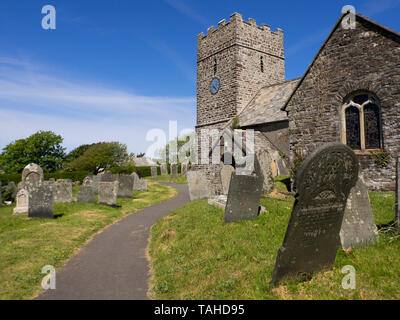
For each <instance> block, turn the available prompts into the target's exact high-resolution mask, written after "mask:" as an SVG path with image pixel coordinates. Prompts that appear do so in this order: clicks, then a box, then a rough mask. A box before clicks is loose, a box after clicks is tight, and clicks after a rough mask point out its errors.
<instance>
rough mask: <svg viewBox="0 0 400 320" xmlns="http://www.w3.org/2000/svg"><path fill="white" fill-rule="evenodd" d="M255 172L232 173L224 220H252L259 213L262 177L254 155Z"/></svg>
mask: <svg viewBox="0 0 400 320" xmlns="http://www.w3.org/2000/svg"><path fill="white" fill-rule="evenodd" d="M254 169H255V174H248V175H238V174H236V172H234V173H233V174H232V178H231V182H230V185H229V192H228V199H227V202H226V207H225V215H224V220H225V222H234V221H239V220H252V219H255V218H257V217H258V215H259V213H260V198H261V193H262V187H263V177H262V175H261V169H260V167H259V162H258V159H257V157H254Z"/></svg>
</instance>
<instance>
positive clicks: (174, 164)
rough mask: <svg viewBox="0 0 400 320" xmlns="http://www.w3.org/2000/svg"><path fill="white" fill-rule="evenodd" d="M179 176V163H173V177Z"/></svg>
mask: <svg viewBox="0 0 400 320" xmlns="http://www.w3.org/2000/svg"><path fill="white" fill-rule="evenodd" d="M177 177H178V165H177V164H176V163H172V164H171V178H177Z"/></svg>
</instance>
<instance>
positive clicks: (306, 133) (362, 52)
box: [286, 17, 400, 190]
mask: <svg viewBox="0 0 400 320" xmlns="http://www.w3.org/2000/svg"><path fill="white" fill-rule="evenodd" d="M399 38H400V37H399V36H396V35H394V34H393V33H390V32H388V31H386V30H383V29H381V28H379V27H377V26H376V25H374V24H372V23H370V22H368V21H367V20H364V19H361V18H359V17H357V25H356V29H354V30H351V29H350V30H345V29H343V28H342V27H341V25H339V26H338V27H337V29H336V31H335V32H334V33H333V35H332V37H331V38H330V39H329V40H328V41H327V42H326V45H325V47H324V48H323V49H322V51H321V53H320V55H319V57H318V58H317V60H316V61H315V63H314V64H313V65H312V66H311V68H310V71H309V73H308V74H307V75H306V77H305V78H304V80H303V82H302V83H301V85H300V87H299V88H298V90H297V92H296V93H295V95H294V96H293V98H292V99H291V100H290V102H289V104H288V106H287V108H286V110H287V111H288V116H289V137H290V138H289V139H290V155H291V161H292V163H293V160H294V159H295V158H296V157H300V158H301V157H305V156H306V155H308V154H309V153H311V152H312V151H313V150H315V149H316V148H317V147H318V146H320V145H322V144H325V143H328V142H341V141H343V140H342V135H343V134H344V133H343V132H342V128H341V121H340V119H341V117H340V112H341V106H342V105H343V102H344V99H345V98H346V96H348V95H349V94H351V93H353V92H355V91H357V90H365V91H371V92H373V93H374V94H376V95H377V97H378V98H379V99H380V102H381V112H382V115H381V117H382V131H383V144H384V150H385V152H387V153H388V154H389V156H390V162H389V164H388V166H386V167H384V168H381V167H380V166H378V165H377V164H376V163H375V158H374V157H373V156H371V154H370V153H368V151H366V152H359V154H358V157H359V160H360V165H361V168H362V173H363V175H364V178H365V180H366V182H367V185H368V187H369V188H370V189H389V190H390V189H392V188H393V187H394V181H395V179H394V176H395V157H396V156H397V155H399V154H400V125H399V124H400V63H399V62H400V39H399Z"/></svg>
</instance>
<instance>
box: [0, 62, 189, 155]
mask: <svg viewBox="0 0 400 320" xmlns="http://www.w3.org/2000/svg"><path fill="white" fill-rule="evenodd" d="M194 117H195V99H194V98H193V97H157V96H143V95H138V94H136V93H134V92H127V91H124V90H119V89H115V88H112V87H109V86H105V85H99V84H96V83H83V82H80V81H77V80H71V79H63V78H62V77H55V76H53V75H52V74H49V73H46V72H44V71H43V70H41V69H40V67H37V66H36V65H35V64H33V63H31V62H27V61H21V60H18V59H14V58H8V57H0V131H1V134H0V147H3V146H4V145H6V144H8V143H9V142H10V141H12V140H15V139H19V138H23V137H26V136H27V135H29V134H32V133H34V132H35V131H37V130H53V131H55V132H57V133H59V134H62V135H63V136H64V138H65V144H66V145H67V146H68V147H69V148H73V147H75V146H77V145H79V144H82V143H88V142H95V141H100V140H117V141H120V142H123V143H127V144H128V147H129V149H130V150H131V151H133V152H140V151H144V150H145V149H146V146H147V145H148V144H149V142H146V141H145V136H146V132H147V131H148V130H150V129H152V128H167V127H168V120H177V121H178V123H179V125H180V126H181V127H182V128H186V127H189V128H190V127H193V125H194Z"/></svg>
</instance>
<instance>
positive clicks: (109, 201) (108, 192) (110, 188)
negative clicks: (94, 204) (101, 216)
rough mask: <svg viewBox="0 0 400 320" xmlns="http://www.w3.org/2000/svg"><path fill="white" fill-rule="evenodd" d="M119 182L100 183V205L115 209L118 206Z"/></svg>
mask: <svg viewBox="0 0 400 320" xmlns="http://www.w3.org/2000/svg"><path fill="white" fill-rule="evenodd" d="M117 196H118V181H114V182H111V181H106V182H100V183H99V204H104V205H107V206H112V207H115V206H116V205H117Z"/></svg>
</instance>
